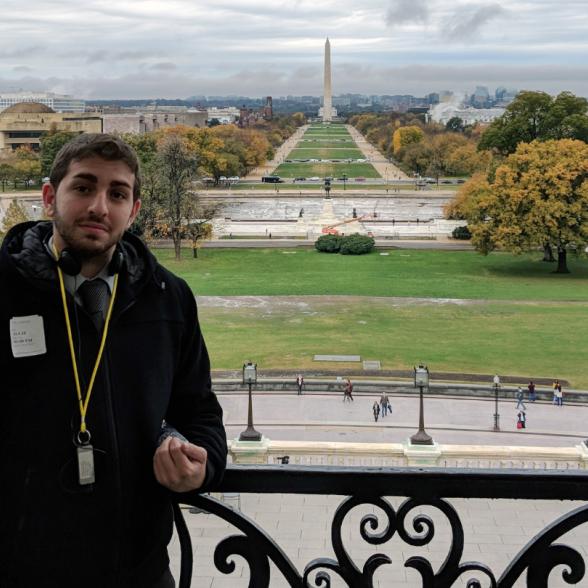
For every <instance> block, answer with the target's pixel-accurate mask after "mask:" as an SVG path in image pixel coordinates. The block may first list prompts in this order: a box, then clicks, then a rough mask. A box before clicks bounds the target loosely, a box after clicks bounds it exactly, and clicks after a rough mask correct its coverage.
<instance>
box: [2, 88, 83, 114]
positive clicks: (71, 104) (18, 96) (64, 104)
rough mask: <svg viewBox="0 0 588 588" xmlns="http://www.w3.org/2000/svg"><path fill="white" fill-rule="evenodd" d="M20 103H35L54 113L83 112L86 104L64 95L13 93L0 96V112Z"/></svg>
mask: <svg viewBox="0 0 588 588" xmlns="http://www.w3.org/2000/svg"><path fill="white" fill-rule="evenodd" d="M20 102H36V103H37V104H44V105H45V106H48V107H49V108H51V110H53V111H54V112H78V113H79V112H84V111H85V110H86V103H85V102H84V100H78V99H77V98H73V97H72V96H68V95H65V94H53V93H52V92H14V93H2V94H0V111H2V110H4V109H5V108H8V107H9V106H14V105H15V104H19V103H20Z"/></svg>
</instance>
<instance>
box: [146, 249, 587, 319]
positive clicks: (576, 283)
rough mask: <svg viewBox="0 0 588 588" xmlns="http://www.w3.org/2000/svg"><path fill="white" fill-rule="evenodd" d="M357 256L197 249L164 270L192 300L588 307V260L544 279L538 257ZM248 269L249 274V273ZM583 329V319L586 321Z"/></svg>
mask: <svg viewBox="0 0 588 588" xmlns="http://www.w3.org/2000/svg"><path fill="white" fill-rule="evenodd" d="M387 253H388V255H386V256H383V255H380V253H379V252H374V253H371V254H370V255H363V256H345V255H329V254H326V253H318V252H317V251H315V250H314V249H302V250H299V249H296V250H283V249H244V250H241V249H204V250H201V257H200V258H199V259H197V260H193V259H191V258H190V257H189V255H188V250H186V254H185V258H184V259H183V260H182V261H181V262H180V263H177V262H175V261H173V252H172V250H171V249H161V250H158V251H157V255H158V257H159V258H160V259H161V260H162V261H163V262H164V263H165V265H167V266H169V267H170V269H171V270H172V271H174V272H176V273H178V274H180V275H182V276H183V277H184V278H185V279H186V280H187V281H188V283H189V284H190V287H191V288H192V289H193V290H194V291H195V292H196V293H198V294H201V295H208V296H223V295H239V296H245V295H251V296H255V295H269V296H271V295H313V294H332V295H356V296H415V297H426V298H468V299H469V298H472V299H479V300H485V299H488V300H531V301H546V300H551V301H582V302H588V261H587V260H586V259H584V258H582V259H575V258H572V259H571V260H570V264H569V265H570V269H571V270H572V273H570V274H567V275H558V274H553V273H551V272H552V271H553V269H554V265H553V264H548V263H544V262H541V261H539V259H540V257H541V256H540V254H539V253H537V254H535V255H531V254H527V255H521V256H518V257H517V256H513V255H510V254H507V253H493V254H491V255H489V256H487V257H484V256H483V255H480V254H478V253H475V252H472V251H419V250H390V251H388V252H387ZM251 268H255V271H251ZM586 324H587V325H588V321H586Z"/></svg>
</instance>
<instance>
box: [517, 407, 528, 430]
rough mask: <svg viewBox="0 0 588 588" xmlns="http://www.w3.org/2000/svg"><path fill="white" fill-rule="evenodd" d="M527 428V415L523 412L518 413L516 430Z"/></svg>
mask: <svg viewBox="0 0 588 588" xmlns="http://www.w3.org/2000/svg"><path fill="white" fill-rule="evenodd" d="M526 428H527V415H526V413H525V411H524V410H523V411H521V412H519V414H518V415H517V429H526Z"/></svg>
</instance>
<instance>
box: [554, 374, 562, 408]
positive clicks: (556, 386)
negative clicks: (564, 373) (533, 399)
mask: <svg viewBox="0 0 588 588" xmlns="http://www.w3.org/2000/svg"><path fill="white" fill-rule="evenodd" d="M560 396H561V384H560V383H559V380H554V382H553V404H555V405H556V406H559V399H560Z"/></svg>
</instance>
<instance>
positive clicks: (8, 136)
mask: <svg viewBox="0 0 588 588" xmlns="http://www.w3.org/2000/svg"><path fill="white" fill-rule="evenodd" d="M49 131H69V132H73V133H101V132H102V118H101V117H100V116H97V115H96V114H92V113H87V114H86V113H67V112H55V110H53V109H52V108H50V107H49V106H47V105H46V104H42V103H40V102H18V103H16V104H13V105H11V106H9V107H8V108H5V109H4V110H3V111H1V112H0V153H7V152H10V151H16V150H17V149H18V148H20V147H30V148H31V149H33V150H34V151H38V150H39V148H40V142H41V137H42V135H43V134H44V133H47V132H49Z"/></svg>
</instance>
